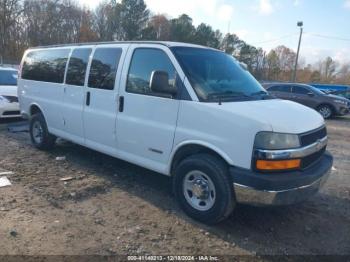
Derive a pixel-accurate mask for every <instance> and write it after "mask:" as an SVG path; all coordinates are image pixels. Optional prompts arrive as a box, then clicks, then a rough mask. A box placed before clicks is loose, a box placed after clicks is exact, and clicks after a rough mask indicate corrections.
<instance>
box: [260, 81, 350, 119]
mask: <svg viewBox="0 0 350 262" xmlns="http://www.w3.org/2000/svg"><path fill="white" fill-rule="evenodd" d="M263 86H264V88H265V89H266V90H267V91H268V92H269V93H270V94H271V95H274V96H276V97H278V98H281V99H286V100H291V101H294V102H298V103H300V104H303V105H305V106H308V107H311V108H313V109H315V110H317V111H318V112H319V113H320V114H321V115H322V116H323V118H325V119H327V118H330V117H332V116H342V115H345V114H348V113H349V110H350V100H348V99H346V98H344V97H340V96H336V95H332V94H328V93H326V92H322V91H321V90H319V89H317V88H315V87H313V86H310V85H305V84H296V83H273V84H271V83H269V84H265V83H264V84H263Z"/></svg>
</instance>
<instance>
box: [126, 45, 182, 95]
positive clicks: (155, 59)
mask: <svg viewBox="0 0 350 262" xmlns="http://www.w3.org/2000/svg"><path fill="white" fill-rule="evenodd" d="M153 71H164V72H167V73H168V76H169V86H172V87H175V86H176V83H175V82H176V81H175V80H176V70H175V68H174V66H173V64H172V63H171V61H170V59H169V57H168V56H167V54H166V53H164V52H163V51H162V50H160V49H152V48H138V49H136V50H135V51H134V54H133V56H132V61H131V65H130V68H129V73H128V80H127V83H126V91H127V92H130V93H137V94H145V95H157V94H156V93H153V92H152V90H151V89H150V79H151V75H152V72H153Z"/></svg>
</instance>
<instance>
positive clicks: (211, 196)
mask: <svg viewBox="0 0 350 262" xmlns="http://www.w3.org/2000/svg"><path fill="white" fill-rule="evenodd" d="M174 192H175V196H176V198H177V200H178V202H179V204H180V206H181V207H182V208H183V210H184V211H185V212H186V214H187V215H188V216H190V217H192V218H194V219H196V220H199V221H201V222H203V223H206V224H215V223H218V222H220V221H222V220H224V219H225V218H227V217H228V216H229V215H230V214H231V213H232V211H233V209H234V207H235V199H234V193H233V184H232V182H231V180H230V179H229V176H228V169H227V165H226V163H224V161H222V160H221V159H218V158H217V157H215V156H212V155H209V154H198V155H193V156H190V157H188V158H186V159H185V160H183V161H182V162H180V164H179V165H178V166H177V167H176V168H175V174H174Z"/></svg>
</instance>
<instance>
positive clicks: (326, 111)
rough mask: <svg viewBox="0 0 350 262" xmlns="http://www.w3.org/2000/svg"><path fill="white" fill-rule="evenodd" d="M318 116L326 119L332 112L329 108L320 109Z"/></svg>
mask: <svg viewBox="0 0 350 262" xmlns="http://www.w3.org/2000/svg"><path fill="white" fill-rule="evenodd" d="M319 112H320V114H321V115H322V116H323V118H328V117H330V116H331V114H332V112H331V109H330V108H329V107H326V106H325V107H321V108H320V110H319Z"/></svg>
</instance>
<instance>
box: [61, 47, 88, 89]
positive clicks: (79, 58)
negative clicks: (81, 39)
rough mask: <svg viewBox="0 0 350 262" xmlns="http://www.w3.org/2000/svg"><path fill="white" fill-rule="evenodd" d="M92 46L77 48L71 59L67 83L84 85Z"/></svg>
mask: <svg viewBox="0 0 350 262" xmlns="http://www.w3.org/2000/svg"><path fill="white" fill-rule="evenodd" d="M90 53H91V48H79V49H75V50H74V51H73V53H72V55H71V57H70V59H69V64H68V71H67V76H66V84H69V85H76V86H84V81H85V74H86V68H87V64H88V62H89V56H90Z"/></svg>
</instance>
